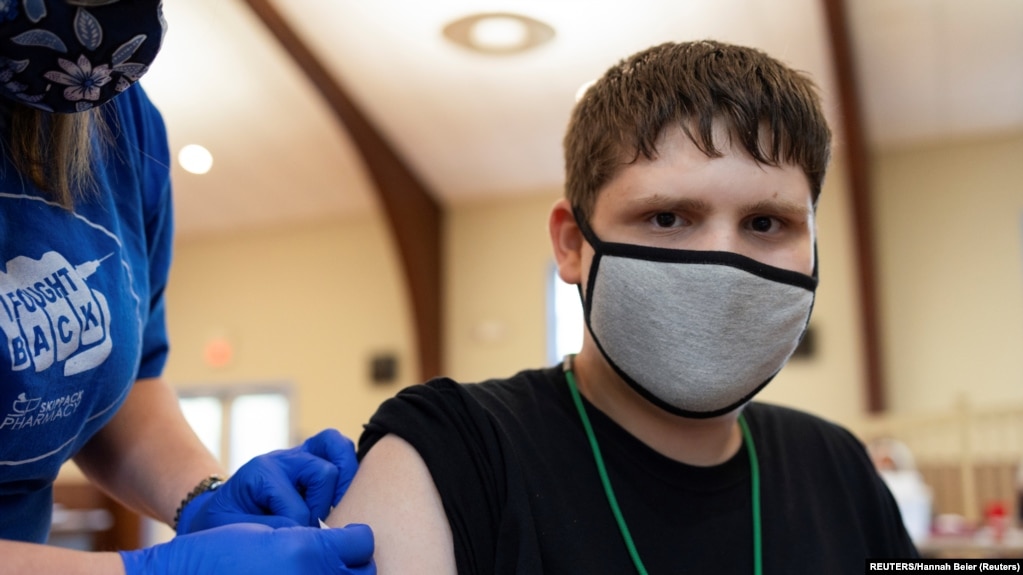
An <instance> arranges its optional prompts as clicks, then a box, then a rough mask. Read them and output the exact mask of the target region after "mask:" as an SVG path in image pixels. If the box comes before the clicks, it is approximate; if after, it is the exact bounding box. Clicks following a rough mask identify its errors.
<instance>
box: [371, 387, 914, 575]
mask: <svg viewBox="0 0 1023 575" xmlns="http://www.w3.org/2000/svg"><path fill="white" fill-rule="evenodd" d="M567 385H568V384H567V382H566V380H565V376H564V373H563V372H562V370H561V369H560V368H548V369H544V370H534V371H524V372H522V373H519V374H517V375H515V376H514V377H512V378H510V379H507V380H492V381H487V382H484V383H479V384H467V385H460V384H458V383H455V382H453V381H451V380H449V379H438V380H434V381H431V382H429V383H427V384H424V385H418V386H413V387H410V388H407V389H405V390H403V391H402V392H401V393H399V394H398V395H397V396H396V397H394V398H392V399H390V400H388V401H387V402H385V403H384V404H383V405H382V406H381V407H380V409H379V410H378V411H377V413H376V414H375V415H374V416H373V418H372V419H371V421H370V422H369V424H368V425H367V426H366V430H365V432H364V433H363V435H362V438H361V440H360V445H359V447H360V453H362V454H365V453H366V452H367V451H368V450H370V449H371V448H372V446H373V444H374V443H376V441H377V440H378V439H380V438H381V437H383V436H384V435H386V434H388V433H393V434H395V435H397V436H399V437H401V438H402V439H404V440H405V441H408V442H409V443H410V444H411V445H412V446H413V447H415V449H416V450H417V451H418V452H419V454H420V455H421V456H422V458H423V460H424V461H425V462H426V465H427V467H428V468H429V470H430V473H431V475H432V476H433V480H434V483H435V484H436V486H437V489H438V491H439V492H440V496H441V500H442V502H443V505H444V509H445V512H446V513H447V517H448V521H449V523H450V525H451V531H452V535H453V537H454V547H455V549H454V551H455V559H456V562H457V566H458V572H459V573H460V574H463V575H465V574H481V575H483V574H486V575H491V574H518V575H537V574H540V573H579V574H594V573H633V572H635V569H634V567H633V563H632V560H631V559H630V557H629V554H628V550H627V548H626V546H625V543H624V542H623V539H622V535H621V533H620V532H619V530H618V526H617V523H616V522H615V520H614V516H613V514H612V512H611V508H610V506H609V504H608V501H607V497H606V496H605V493H604V490H603V487H602V484H601V481H600V477H599V475H598V473H597V468H596V465H595V463H594V459H593V452H592V450H591V449H590V446H589V443H588V440H587V438H586V435H585V432H584V430H583V427H582V424H581V422H580V419H579V414H578V413H577V411H576V409H575V406H574V405H573V403H572V400H571V396H570V394H569V391H568V387H567ZM584 402H585V400H584ZM586 409H587V413H588V415H589V417H590V420H591V422H592V424H593V427H594V431H595V433H596V436H597V438H598V441H599V443H600V448H601V451H602V453H603V457H604V461H605V464H606V466H607V470H608V475H609V477H610V480H611V484H612V485H613V487H614V491H615V495H616V497H617V500H618V504H619V506H620V508H621V511H622V514H623V515H624V517H625V520H626V522H627V523H628V526H629V530H630V531H631V533H632V538H633V540H634V542H635V545H636V548H637V550H638V552H639V555H640V557H641V558H642V560H643V563H644V565H645V566H646V568H647V570H648V571H649V572H650V573H651V575H657V574H661V573H696V574H699V573H715V574H731V573H735V574H743V575H745V574H748V573H752V572H753V537H752V534H753V520H752V496H751V475H750V464H749V456H748V453H747V450H746V448H745V446H744V447H743V448H742V449H741V450H740V451H739V452H738V453H737V454H736V455H735V456H734V457H732V458H731V459H729V460H728V461H726V462H724V463H722V464H721V465H717V466H713V467H696V466H691V465H686V464H683V463H679V462H677V461H674V460H672V459H669V458H667V457H664V456H663V455H661V454H659V453H657V452H655V451H654V450H653V449H651V448H650V447H648V446H647V445H646V444H644V443H642V442H641V441H639V440H638V439H636V438H635V437H633V436H632V435H630V434H629V433H628V432H626V431H625V430H624V429H622V428H621V427H620V426H618V425H617V424H616V423H614V422H613V421H612V420H611V419H609V418H608V417H607V416H606V415H604V414H603V413H602V412H600V411H599V410H597V409H596V408H595V407H593V405H591V404H589V403H588V402H586ZM745 416H746V420H747V422H748V424H749V426H750V430H751V432H752V435H753V441H754V445H755V448H756V453H757V456H758V459H759V468H760V480H761V506H762V518H763V519H762V526H763V527H762V529H763V557H764V573H765V574H777V575H793V574H799V575H802V574H810V573H826V574H828V575H835V574H841V573H850V574H853V573H855V574H857V575H859V574H860V573H862V572H863V568H864V559H865V558H868V557H870V558H899V557H915V556H916V555H917V553H916V550H915V548H914V547H913V544H912V543H911V541H910V539H909V537H908V535H907V534H906V531H905V529H904V527H903V524H902V520H901V517H900V515H899V511H898V508H897V506H896V504H895V501H894V500H893V499H892V497H891V494H890V493H889V492H888V490H887V488H886V487H885V486H884V484H883V482H882V481H881V479H880V478H879V477H878V475H877V473H876V472H875V471H874V468H873V466H872V464H871V462H870V460H869V459H868V457H867V454H866V452H865V451H864V449H863V447H862V445H861V444H860V442H859V441H858V440H857V439H855V438H854V437H853V436H852V435H851V434H850V433H849V432H847V431H845V430H844V429H842V428H840V427H838V426H836V425H834V424H831V423H828V422H825V421H823V420H821V419H819V418H816V417H814V416H811V415H808V414H805V413H802V412H799V411H795V410H792V409H787V408H783V407H778V406H771V405H766V404H761V403H752V404H750V405H748V406H747V407H746V408H745Z"/></svg>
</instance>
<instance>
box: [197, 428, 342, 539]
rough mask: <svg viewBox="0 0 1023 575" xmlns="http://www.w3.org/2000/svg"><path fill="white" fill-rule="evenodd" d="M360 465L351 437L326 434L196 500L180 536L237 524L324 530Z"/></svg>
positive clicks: (261, 461)
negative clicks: (322, 526)
mask: <svg viewBox="0 0 1023 575" xmlns="http://www.w3.org/2000/svg"><path fill="white" fill-rule="evenodd" d="M358 465H359V464H358V461H357V460H356V458H355V445H354V444H353V443H352V441H351V440H350V439H348V438H347V437H345V436H343V435H341V433H340V432H338V431H337V430H335V429H327V430H325V431H321V432H320V433H318V434H316V435H314V436H312V437H310V438H309V439H307V440H306V441H305V443H303V444H302V445H301V446H299V447H295V448H292V449H282V450H278V451H272V452H270V453H267V454H265V455H260V456H259V457H255V458H253V459H252V460H251V461H249V462H248V463H246V464H245V465H243V466H242V467H241V468H240V469H239V470H238V472H237V473H235V474H234V476H232V477H231V478H230V479H229V480H228V481H227V482H226V483H224V485H222V486H221V487H220V488H219V489H216V490H214V491H209V492H206V493H203V494H202V495H199V496H198V497H196V498H195V499H193V500H192V501H191V502H189V503H188V505H186V506H185V508H184V509H182V510H181V516H180V517H179V518H178V524H177V532H178V535H185V534H187V533H194V532H196V531H201V530H203V529H210V528H212V527H219V526H221V525H229V524H231V523H262V524H264V525H269V526H270V527H296V526H306V527H318V526H319V520H320V519H323V518H326V517H327V515H328V514H329V513H330V510H331V508H332V507H333V506H335V505H337V503H338V501H341V496H342V495H344V493H345V491H346V490H347V489H348V485H349V484H351V482H352V478H353V477H355V471H356V468H357V467H358Z"/></svg>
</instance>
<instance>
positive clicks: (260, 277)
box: [165, 218, 417, 437]
mask: <svg viewBox="0 0 1023 575" xmlns="http://www.w3.org/2000/svg"><path fill="white" fill-rule="evenodd" d="M399 274H400V270H399V268H398V265H397V260H396V257H395V254H394V252H393V247H392V244H391V242H390V239H389V237H388V235H387V231H386V229H385V227H384V224H383V221H382V220H380V219H378V218H367V219H365V220H360V221H342V222H334V223H328V224H318V225H310V226H304V227H302V228H297V229H285V230H273V231H260V232H258V233H244V234H239V235H237V236H232V237H226V238H207V239H197V240H193V241H183V242H179V243H178V244H177V245H176V254H175V261H174V267H173V268H172V272H171V281H170V285H169V287H168V291H167V299H168V306H169V319H168V322H169V327H170V337H171V356H170V360H169V362H168V365H167V370H166V372H165V373H166V376H167V378H168V379H169V380H170V381H171V382H172V383H173V384H175V385H177V386H180V387H188V386H194V385H203V384H210V383H232V384H233V383H266V382H288V383H290V384H292V385H294V386H295V390H296V391H297V396H296V397H297V404H298V405H297V407H298V410H297V416H298V420H299V429H298V431H299V432H300V433H301V434H302V435H303V436H308V435H310V434H312V433H315V432H316V431H318V430H320V429H322V428H324V427H337V428H339V429H341V430H342V432H344V433H347V434H349V435H354V436H356V437H357V436H358V433H359V430H360V426H361V425H362V423H364V422H365V420H366V419H367V418H368V417H369V415H370V414H372V412H373V410H374V409H375V408H376V406H377V405H378V404H379V403H380V402H381V401H383V399H385V398H387V397H389V396H391V395H393V394H394V392H395V390H396V389H397V387H398V386H400V385H406V384H409V383H412V381H413V378H414V373H413V372H414V367H413V366H415V365H416V363H417V359H416V355H415V346H414V344H413V342H412V340H411V335H410V334H411V333H412V331H411V329H412V328H411V325H410V319H409V317H410V314H409V311H408V309H409V308H408V305H407V304H406V298H405V297H404V291H403V290H404V287H403V282H402V281H401V279H400V275H399ZM219 338H225V339H226V340H228V341H229V342H231V344H232V346H233V348H234V355H233V359H232V361H231V362H230V363H229V364H228V365H227V366H225V367H220V368H213V367H210V366H209V365H208V364H207V363H206V362H205V360H204V352H205V346H206V345H207V343H208V342H210V341H211V340H214V339H219ZM380 351H385V352H387V351H393V352H395V353H397V355H398V357H399V359H400V363H399V378H400V382H399V383H398V384H397V385H390V386H385V387H380V386H374V385H372V384H371V383H370V377H369V373H370V372H369V359H370V357H371V356H372V355H373V354H375V353H378V352H380Z"/></svg>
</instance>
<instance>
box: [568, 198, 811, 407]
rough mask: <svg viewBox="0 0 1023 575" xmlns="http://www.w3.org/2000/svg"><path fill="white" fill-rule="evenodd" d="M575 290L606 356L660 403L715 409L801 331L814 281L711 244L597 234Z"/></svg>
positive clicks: (589, 235) (769, 374)
mask: <svg viewBox="0 0 1023 575" xmlns="http://www.w3.org/2000/svg"><path fill="white" fill-rule="evenodd" d="M576 221H577V222H578V223H579V228H580V229H581V230H582V232H583V236H584V237H585V238H586V240H587V242H589V244H590V245H591V246H592V247H593V250H594V252H595V254H594V257H593V262H592V264H591V266H590V273H589V278H588V280H587V283H586V285H587V286H588V287H587V291H588V293H583V290H582V288H581V287H580V295H581V296H582V299H583V309H584V314H585V318H586V325H587V327H588V328H589V330H590V334H591V335H592V336H593V340H594V342H595V343H596V344H597V347H598V348H599V349H600V351H601V353H602V354H603V355H604V358H605V359H606V360H607V362H608V363H609V364H610V365H611V367H612V368H614V370H615V371H616V372H617V373H618V375H619V376H620V377H621V378H622V379H623V380H625V381H626V382H627V383H628V384H629V385H630V386H632V388H633V389H635V390H636V391H637V392H638V393H639V394H640V395H642V396H643V397H645V398H646V399H647V400H649V401H650V402H652V403H654V404H655V405H657V406H659V407H661V408H662V409H665V410H666V411H668V412H670V413H673V414H676V415H681V416H683V417H691V418H709V417H716V416H718V415H722V414H725V413H728V412H730V411H733V410H735V409H737V408H738V407H740V406H742V405H743V404H745V403H746V402H748V401H749V400H750V399H752V398H753V396H754V395H756V394H757V393H758V392H759V391H760V390H761V389H763V388H764V386H765V385H767V383H768V382H770V381H771V379H773V378H774V376H775V375H776V374H777V373H778V371H780V370H781V368H782V367H783V366H784V365H785V363H786V362H787V361H788V359H789V357H790V356H791V355H792V352H793V351H795V349H796V346H797V345H798V344H799V341H800V340H801V339H802V337H803V334H804V333H805V331H806V326H807V322H808V321H809V319H810V312H811V310H812V309H813V302H814V292H815V290H816V288H817V279H816V270H815V271H814V275H813V276H808V275H805V274H801V273H798V272H794V271H791V270H786V269H782V268H776V267H773V266H769V265H766V264H762V263H760V262H758V261H756V260H753V259H750V258H748V257H745V256H742V255H739V254H735V253H731V252H715V251H691V250H675V249H664V248H654V247H648V246H639V245H634V244H621V243H610V242H603V241H601V240H600V239H599V238H597V236H596V235H595V234H594V233H593V230H592V229H590V227H589V225H588V224H587V223H586V222H585V219H584V218H583V217H582V216H581V214H579V213H578V211H577V212H576Z"/></svg>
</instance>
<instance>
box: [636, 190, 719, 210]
mask: <svg viewBox="0 0 1023 575" xmlns="http://www.w3.org/2000/svg"><path fill="white" fill-rule="evenodd" d="M638 202H639V203H641V204H643V205H644V207H647V208H656V209H661V210H664V209H671V210H681V211H689V212H710V211H711V210H712V208H711V205H710V204H709V203H708V202H705V201H703V200H699V199H695V198H675V197H672V196H665V195H662V194H653V195H650V196H645V197H642V198H639V199H638Z"/></svg>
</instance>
